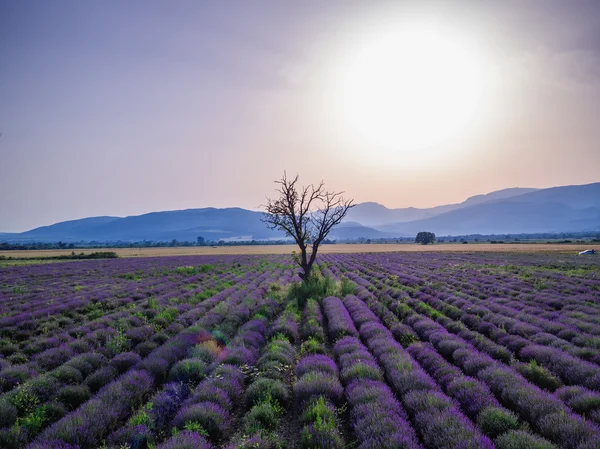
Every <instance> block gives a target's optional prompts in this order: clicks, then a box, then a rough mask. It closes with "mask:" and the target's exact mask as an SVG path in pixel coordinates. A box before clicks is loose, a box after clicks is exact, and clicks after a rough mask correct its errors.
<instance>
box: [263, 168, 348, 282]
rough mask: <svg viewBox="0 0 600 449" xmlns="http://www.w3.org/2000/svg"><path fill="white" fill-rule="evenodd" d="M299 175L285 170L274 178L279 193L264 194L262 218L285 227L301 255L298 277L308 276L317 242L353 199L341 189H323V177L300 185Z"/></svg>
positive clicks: (342, 216) (276, 226) (269, 224)
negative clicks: (348, 198) (265, 199)
mask: <svg viewBox="0 0 600 449" xmlns="http://www.w3.org/2000/svg"><path fill="white" fill-rule="evenodd" d="M298 179H299V177H298V175H296V177H295V178H294V179H289V178H288V177H287V174H286V173H285V172H284V173H283V176H282V178H281V179H280V180H279V181H275V184H277V186H278V187H277V189H276V191H277V192H278V194H279V196H278V197H277V198H274V199H271V198H267V204H266V205H265V206H264V208H265V212H264V214H263V217H262V221H263V222H264V223H265V224H266V225H267V226H268V227H269V228H270V229H278V230H281V231H284V232H285V233H286V235H287V236H289V237H291V238H293V239H294V241H295V242H296V244H297V245H298V248H299V249H300V255H299V257H297V258H296V262H297V263H298V264H299V265H300V266H301V267H302V271H303V273H301V275H300V277H301V278H302V279H303V280H306V279H307V278H308V277H309V276H310V272H311V269H312V266H313V263H314V262H315V259H316V257H317V251H318V249H319V245H320V244H321V243H322V242H323V241H324V240H325V239H326V238H327V235H328V234H329V232H331V230H332V229H333V227H334V226H335V225H337V224H339V223H340V222H341V221H342V220H343V219H344V217H345V216H346V213H347V212H348V210H349V209H350V208H352V207H354V204H353V200H346V199H344V198H343V196H342V194H343V193H344V192H330V191H327V190H325V184H324V182H323V181H321V183H319V184H318V185H316V186H315V185H314V184H310V185H309V186H303V187H299V186H298ZM308 249H310V251H311V252H310V254H309V253H308Z"/></svg>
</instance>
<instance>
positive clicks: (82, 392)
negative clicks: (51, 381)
mask: <svg viewBox="0 0 600 449" xmlns="http://www.w3.org/2000/svg"><path fill="white" fill-rule="evenodd" d="M91 396H92V395H91V393H90V389H89V388H88V387H87V386H85V385H68V386H66V387H64V388H62V389H61V390H60V391H59V392H58V396H57V398H58V400H59V401H60V402H62V403H63V404H64V405H65V406H66V407H67V408H69V409H71V410H74V409H76V408H77V407H79V406H80V405H81V404H83V403H84V402H85V401H87V400H88V399H89V398H90V397H91Z"/></svg>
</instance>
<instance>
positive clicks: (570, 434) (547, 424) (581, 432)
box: [538, 412, 600, 448]
mask: <svg viewBox="0 0 600 449" xmlns="http://www.w3.org/2000/svg"><path fill="white" fill-rule="evenodd" d="M538 428H539V432H540V434H542V435H543V436H545V437H547V438H549V439H550V440H552V441H553V442H555V443H557V444H558V445H559V446H561V447H569V448H571V447H577V446H578V445H580V444H582V443H585V442H592V441H596V442H598V441H599V439H598V438H599V436H600V431H599V429H598V427H597V426H595V425H594V424H592V423H589V422H587V421H584V420H583V419H581V418H580V417H578V416H576V415H571V416H569V415H567V414H566V413H564V412H559V413H552V414H547V415H546V416H544V417H543V418H542V419H541V420H540V421H539V423H538Z"/></svg>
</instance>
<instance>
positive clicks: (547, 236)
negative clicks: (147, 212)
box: [0, 232, 600, 251]
mask: <svg viewBox="0 0 600 449" xmlns="http://www.w3.org/2000/svg"><path fill="white" fill-rule="evenodd" d="M436 241H437V242H438V243H462V242H469V243H498V244H501V243H506V244H508V243H538V242H543V243H547V242H548V243H600V232H573V233H537V234H487V235H482V234H470V235H457V236H443V237H436ZM414 242H415V237H397V238H379V239H374V238H357V239H338V240H335V239H326V240H324V241H323V242H322V244H330V245H331V244H336V243H346V244H347V243H353V244H360V243H367V244H369V243H373V244H391V243H397V244H407V243H414ZM290 243H292V242H291V241H290V240H283V239H282V240H235V241H224V240H218V241H217V240H205V239H202V240H201V241H200V240H198V239H197V240H196V241H195V242H189V241H179V240H171V241H153V240H142V241H137V242H123V241H120V240H117V241H109V242H98V241H89V242H87V241H77V242H69V243H65V242H62V241H61V242H0V251H11V250H14V251H22V250H43V249H53V250H56V249H71V250H73V249H96V248H98V249H101V248H169V247H194V246H242V245H243V246H246V245H286V244H290Z"/></svg>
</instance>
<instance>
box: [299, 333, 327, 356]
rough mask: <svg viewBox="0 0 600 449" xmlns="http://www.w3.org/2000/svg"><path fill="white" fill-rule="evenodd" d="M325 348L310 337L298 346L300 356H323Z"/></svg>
mask: <svg viewBox="0 0 600 449" xmlns="http://www.w3.org/2000/svg"><path fill="white" fill-rule="evenodd" d="M326 352H327V350H326V349H325V346H323V344H322V343H321V342H320V341H319V340H318V339H317V338H315V337H310V338H308V339H307V340H306V341H304V342H303V343H302V345H300V354H325V353H326Z"/></svg>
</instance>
